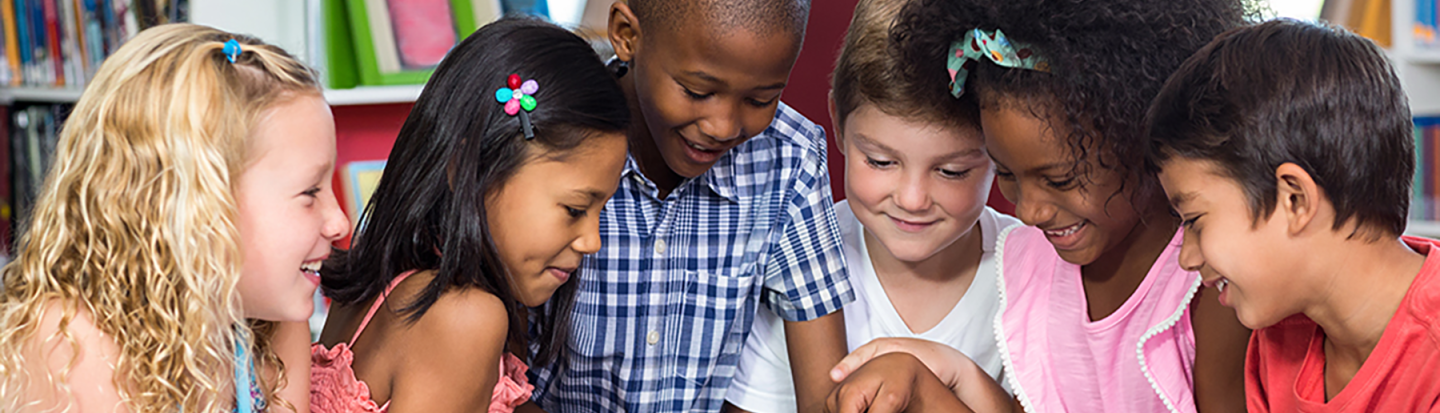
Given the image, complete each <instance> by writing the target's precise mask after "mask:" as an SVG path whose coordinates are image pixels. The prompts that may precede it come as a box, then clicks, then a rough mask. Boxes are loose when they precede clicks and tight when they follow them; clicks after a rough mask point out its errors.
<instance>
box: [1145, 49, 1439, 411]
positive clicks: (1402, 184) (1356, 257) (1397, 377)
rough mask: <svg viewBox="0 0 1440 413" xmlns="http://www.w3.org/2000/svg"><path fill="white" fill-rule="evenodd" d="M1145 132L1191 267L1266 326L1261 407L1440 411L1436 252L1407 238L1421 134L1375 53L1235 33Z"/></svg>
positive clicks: (1249, 371) (1253, 350) (1174, 81)
mask: <svg viewBox="0 0 1440 413" xmlns="http://www.w3.org/2000/svg"><path fill="white" fill-rule="evenodd" d="M1147 124H1148V125H1149V131H1150V132H1149V133H1150V137H1151V138H1152V142H1153V144H1154V145H1152V146H1153V147H1152V149H1151V151H1152V152H1151V154H1152V157H1151V160H1152V165H1155V166H1156V167H1158V168H1159V171H1160V181H1161V183H1162V185H1163V186H1164V188H1165V192H1166V194H1167V195H1168V196H1169V198H1170V202H1171V204H1172V206H1173V207H1174V209H1175V211H1176V212H1177V213H1178V214H1179V215H1180V217H1181V219H1183V220H1184V224H1183V225H1184V227H1185V240H1184V247H1183V248H1182V250H1181V255H1180V263H1181V265H1182V266H1185V267H1186V268H1187V269H1191V270H1196V271H1199V272H1200V273H1201V275H1202V276H1203V277H1204V280H1205V283H1206V285H1207V286H1212V287H1216V288H1218V289H1219V290H1220V296H1219V299H1220V303H1221V304H1224V305H1227V306H1231V307H1233V308H1235V310H1236V314H1237V315H1238V316H1239V318H1240V321H1241V322H1242V323H1243V324H1245V326H1247V327H1250V328H1253V329H1256V330H1255V333H1254V335H1253V336H1252V337H1251V339H1250V345H1249V350H1248V354H1247V357H1246V366H1245V370H1246V374H1245V384H1246V398H1247V405H1248V407H1249V410H1250V411H1251V412H1268V411H1283V412H1291V411H1306V412H1331V411H1334V412H1341V411H1366V412H1369V411H1387V412H1400V411H1405V412H1414V411H1437V409H1440V380H1436V378H1437V373H1436V372H1437V371H1440V319H1437V314H1440V248H1437V247H1436V245H1437V244H1436V241H1433V240H1429V239H1423V238H1415V237H1408V236H1402V235H1401V234H1402V233H1403V232H1404V230H1405V224H1406V216H1407V213H1406V210H1407V207H1408V204H1409V199H1410V183H1411V177H1412V174H1413V171H1414V166H1415V164H1414V163H1415V158H1414V156H1415V155H1414V141H1413V140H1412V137H1411V119H1410V110H1409V108H1408V106H1407V101H1406V96H1405V93H1404V92H1403V91H1402V90H1401V89H1400V82H1399V80H1398V79H1397V78H1396V76H1395V71H1394V69H1392V68H1391V67H1390V65H1389V63H1388V62H1387V60H1386V58H1385V54H1384V52H1383V51H1381V49H1380V48H1379V47H1376V46H1375V45H1374V43H1371V42H1370V41H1369V40H1366V39H1363V38H1361V37H1359V36H1357V35H1355V34H1352V33H1349V32H1347V31H1345V30H1343V29H1339V28H1333V27H1328V26H1322V25H1317V24H1314V23H1306V22H1299V21H1292V20H1277V21H1271V22H1268V23H1265V24H1261V25H1257V26H1251V27H1246V28H1242V29H1236V30H1233V31H1230V32H1228V33H1225V34H1222V35H1220V36H1219V37H1217V38H1216V39H1215V41H1213V42H1211V43H1210V44H1209V45H1207V46H1206V47H1205V48H1203V49H1201V50H1200V51H1199V52H1197V53H1196V54H1195V55H1194V56H1192V57H1191V58H1190V59H1189V60H1188V61H1187V62H1186V63H1185V64H1184V65H1183V66H1181V68H1180V70H1179V71H1178V72H1176V73H1175V74H1174V75H1173V76H1172V77H1171V78H1170V80H1169V81H1168V82H1167V83H1166V85H1165V87H1164V89H1162V91H1161V92H1160V94H1159V96H1157V97H1156V99H1155V101H1154V103H1153V104H1152V106H1151V108H1150V113H1149V116H1148V120H1147Z"/></svg>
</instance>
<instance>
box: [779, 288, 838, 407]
mask: <svg viewBox="0 0 1440 413" xmlns="http://www.w3.org/2000/svg"><path fill="white" fill-rule="evenodd" d="M785 337H786V339H785V341H786V347H787V349H788V352H789V355H790V370H791V373H792V375H793V377H794V380H795V401H796V404H797V407H798V411H799V412H819V411H822V410H823V409H824V408H825V398H826V396H828V395H829V394H830V391H831V390H832V389H834V387H835V383H834V382H833V381H831V380H830V369H831V368H832V367H834V366H835V364H836V363H839V362H840V359H842V358H844V357H845V354H846V353H847V347H846V344H845V315H844V314H843V312H842V311H835V312H834V313H830V314H828V315H825V316H822V317H820V318H817V319H814V320H810V321H801V322H792V321H786V322H785Z"/></svg>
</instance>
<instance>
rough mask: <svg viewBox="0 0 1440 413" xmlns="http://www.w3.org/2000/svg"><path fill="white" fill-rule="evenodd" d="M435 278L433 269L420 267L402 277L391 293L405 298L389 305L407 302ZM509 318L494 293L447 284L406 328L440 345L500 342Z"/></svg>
mask: <svg viewBox="0 0 1440 413" xmlns="http://www.w3.org/2000/svg"><path fill="white" fill-rule="evenodd" d="M434 278H435V272H434V271H433V270H432V271H421V272H417V273H415V275H412V276H410V277H409V278H408V279H406V280H405V281H402V282H401V283H400V284H399V285H398V286H396V288H395V291H394V292H393V293H392V295H394V296H395V297H405V298H404V299H401V300H397V301H396V302H395V303H394V305H393V307H392V308H401V307H403V306H406V305H409V303H410V302H411V301H412V300H414V299H415V298H414V297H418V296H419V295H420V294H421V292H422V291H424V289H425V287H427V286H428V285H429V284H430V281H431V280H433V279H434ZM509 321H510V317H509V314H508V312H507V310H506V308H505V303H504V302H503V301H501V300H500V297H498V296H496V295H495V294H492V293H490V292H489V291H485V290H483V289H480V288H449V289H446V290H445V291H444V292H442V293H440V296H439V297H438V298H436V299H435V303H434V304H432V305H431V306H430V308H429V309H428V310H426V311H425V314H424V315H423V316H421V317H420V318H419V319H418V320H415V322H414V325H412V326H410V327H409V328H410V331H411V332H412V334H415V335H416V336H417V337H422V338H421V340H420V341H421V342H429V343H434V344H439V345H443V344H444V342H451V341H454V342H466V341H468V342H471V343H474V342H476V340H480V341H491V340H498V341H500V342H503V341H504V339H505V336H506V331H507V329H508V328H509Z"/></svg>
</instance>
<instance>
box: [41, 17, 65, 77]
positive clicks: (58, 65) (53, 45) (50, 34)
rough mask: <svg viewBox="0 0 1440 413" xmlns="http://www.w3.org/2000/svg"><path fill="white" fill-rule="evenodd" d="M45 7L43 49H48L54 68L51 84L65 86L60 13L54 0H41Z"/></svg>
mask: <svg viewBox="0 0 1440 413" xmlns="http://www.w3.org/2000/svg"><path fill="white" fill-rule="evenodd" d="M41 3H43V4H42V6H43V8H44V9H45V45H46V46H45V49H46V50H47V51H49V55H50V64H51V66H52V68H53V69H54V72H53V73H54V78H53V79H54V81H52V82H50V83H51V85H53V86H65V59H64V58H62V57H61V56H62V55H64V52H63V51H61V50H60V48H61V45H60V13H59V11H57V10H55V0H41Z"/></svg>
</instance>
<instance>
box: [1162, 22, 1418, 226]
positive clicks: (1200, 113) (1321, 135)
mask: <svg viewBox="0 0 1440 413" xmlns="http://www.w3.org/2000/svg"><path fill="white" fill-rule="evenodd" d="M1146 124H1147V125H1148V128H1147V129H1148V135H1149V136H1150V138H1151V139H1152V140H1153V146H1154V148H1153V149H1152V150H1151V160H1150V163H1149V165H1150V167H1151V168H1157V167H1158V166H1159V165H1163V164H1164V162H1165V161H1166V160H1168V159H1170V158H1171V157H1172V156H1174V157H1181V158H1185V159H1200V160H1208V161H1213V162H1214V163H1215V164H1216V165H1217V166H1218V168H1217V169H1218V173H1220V174H1222V175H1225V176H1228V177H1229V178H1232V179H1234V180H1235V181H1236V182H1237V183H1239V185H1240V187H1241V188H1242V190H1243V191H1244V193H1245V198H1246V199H1247V201H1249V204H1250V205H1249V206H1250V211H1251V213H1252V214H1254V218H1255V219H1256V220H1259V219H1261V218H1262V217H1268V216H1270V214H1271V213H1273V212H1274V211H1275V205H1276V197H1275V194H1276V182H1275V168H1277V167H1279V166H1280V165H1281V164H1283V163H1286V162H1293V163H1295V164H1296V165H1299V166H1300V167H1301V168H1304V169H1305V172H1306V173H1309V174H1310V176H1311V177H1312V178H1314V180H1315V184H1316V185H1318V186H1319V187H1320V188H1321V189H1322V190H1323V191H1324V193H1325V196H1326V197H1328V198H1329V199H1330V202H1331V204H1333V205H1334V207H1335V222H1334V224H1333V225H1334V226H1333V229H1335V230H1339V229H1341V227H1343V226H1344V225H1345V224H1346V223H1347V222H1349V221H1350V220H1351V219H1352V218H1353V219H1354V220H1355V221H1356V222H1357V223H1359V224H1360V225H1359V226H1358V227H1357V228H1356V231H1359V230H1361V229H1363V228H1366V227H1370V228H1373V229H1378V230H1382V231H1384V233H1385V234H1387V235H1393V236H1399V235H1400V234H1402V233H1404V232H1405V222H1406V216H1407V214H1406V211H1407V210H1408V209H1409V207H1410V184H1411V178H1412V177H1413V174H1414V171H1415V142H1414V140H1413V139H1414V138H1413V136H1411V133H1412V128H1413V125H1412V123H1411V119H1410V107H1409V103H1408V101H1407V100H1406V97H1405V92H1404V91H1403V90H1401V89H1400V80H1399V78H1398V77H1397V76H1396V75H1395V70H1394V68H1393V67H1391V66H1390V63H1389V61H1388V60H1387V59H1386V57H1385V52H1384V51H1382V50H1380V47H1379V46H1376V45H1375V43H1374V42H1371V41H1370V40H1367V39H1365V38H1363V37H1360V36H1359V35H1356V34H1354V33H1351V32H1349V31H1347V30H1345V29H1343V28H1338V27H1334V26H1328V25H1322V24H1316V23H1306V22H1300V21H1295V20H1275V21H1271V22H1267V23H1264V24H1261V25H1257V26H1252V27H1246V28H1242V29H1237V30H1232V31H1230V32H1227V33H1225V34H1222V35H1220V37H1219V38H1216V39H1215V41H1214V42H1212V43H1210V44H1209V45H1207V46H1205V48H1203V49H1200V51H1199V52H1197V53H1196V54H1195V56H1193V57H1191V58H1190V59H1189V60H1187V61H1186V62H1185V64H1184V65H1183V66H1181V67H1180V70H1179V71H1177V72H1176V73H1175V75H1174V76H1173V77H1171V78H1170V81H1169V82H1168V83H1166V84H1165V88H1164V89H1162V90H1161V91H1160V95H1159V96H1157V97H1156V98H1155V104H1154V105H1153V106H1152V107H1151V108H1150V113H1149V115H1148V116H1147V118H1146ZM1354 235H1355V233H1353V232H1352V233H1351V234H1350V236H1354Z"/></svg>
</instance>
